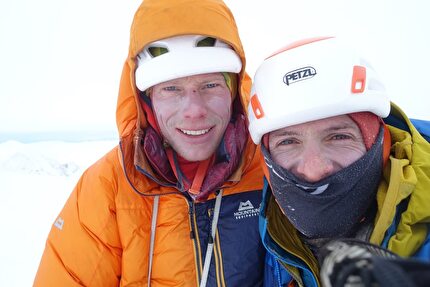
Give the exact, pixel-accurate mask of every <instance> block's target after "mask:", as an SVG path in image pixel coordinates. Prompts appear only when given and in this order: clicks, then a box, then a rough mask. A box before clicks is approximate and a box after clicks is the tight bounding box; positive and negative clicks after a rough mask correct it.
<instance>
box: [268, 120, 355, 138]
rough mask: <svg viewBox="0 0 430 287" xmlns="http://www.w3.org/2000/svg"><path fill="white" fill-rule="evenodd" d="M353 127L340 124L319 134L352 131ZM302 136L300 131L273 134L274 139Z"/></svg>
mask: <svg viewBox="0 0 430 287" xmlns="http://www.w3.org/2000/svg"><path fill="white" fill-rule="evenodd" d="M354 128H355V126H354V125H352V124H348V123H340V124H339V125H337V124H334V125H332V126H330V127H328V128H326V129H323V130H321V131H320V132H333V131H339V130H345V129H354ZM300 135H303V133H302V132H301V131H300V129H297V130H292V131H286V130H283V131H278V132H274V133H273V136H274V137H283V136H300Z"/></svg>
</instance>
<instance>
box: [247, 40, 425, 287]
mask: <svg viewBox="0 0 430 287" xmlns="http://www.w3.org/2000/svg"><path fill="white" fill-rule="evenodd" d="M251 95H252V96H251V100H250V103H251V104H250V105H249V113H248V114H249V120H250V123H249V130H250V133H251V136H252V138H253V140H254V142H255V143H258V144H260V146H261V150H262V157H263V158H262V166H263V168H264V169H265V178H266V181H265V186H264V189H263V204H262V206H261V218H260V232H261V236H262V240H263V243H264V245H265V247H266V248H267V250H268V256H267V262H266V268H267V269H266V276H265V284H264V286H271V287H273V286H308V287H310V286H321V283H322V281H321V277H320V267H321V266H320V265H319V262H321V261H323V259H324V255H323V253H324V252H322V251H324V248H323V246H324V245H325V244H326V243H327V242H329V241H330V240H334V239H339V238H343V237H347V238H354V239H355V240H361V241H362V242H366V244H367V242H370V243H373V244H376V245H378V246H381V247H383V248H386V249H388V250H390V251H392V252H394V253H396V254H398V255H400V256H404V257H417V258H421V259H423V260H426V261H429V258H430V237H429V232H428V230H429V229H428V228H429V224H430V193H429V188H430V158H429V154H430V144H429V143H428V142H427V141H426V140H425V139H424V138H423V137H422V136H421V134H420V133H419V132H418V131H417V129H416V127H415V126H414V125H413V124H412V123H411V122H410V120H409V119H408V118H407V117H406V116H405V115H404V114H403V112H402V111H401V110H400V109H399V108H398V107H397V106H396V105H394V104H391V103H390V100H389V98H388V96H387V93H386V91H385V89H384V87H383V84H382V82H381V80H380V78H379V77H378V75H377V74H376V72H375V71H374V69H373V68H372V67H371V66H370V65H369V63H368V62H367V61H366V60H364V59H363V58H362V57H360V55H358V54H357V53H356V52H355V51H354V49H353V48H351V47H349V46H347V45H345V44H344V43H342V42H341V41H339V40H338V39H336V38H314V39H306V40H304V41H301V42H300V41H299V42H296V43H293V44H291V45H289V46H287V47H286V48H285V49H283V50H281V51H279V52H277V53H275V54H274V55H272V56H270V57H269V58H267V59H266V60H265V61H264V62H263V63H262V64H261V66H260V67H259V68H258V70H257V72H256V75H255V77H254V84H253V91H252V93H251ZM396 126H398V127H396ZM399 127H401V128H399ZM348 255H350V254H343V257H347V256H348ZM334 263H336V262H334ZM332 264H333V262H332ZM425 268H427V269H426V270H427V274H428V270H429V267H428V266H425ZM350 270H351V269H350ZM345 272H346V271H345ZM381 273H382V272H381ZM385 273H387V272H385ZM388 273H390V272H388ZM394 273H396V274H394ZM394 273H391V274H389V276H390V277H391V278H390V279H393V280H394V281H395V283H398V284H399V285H400V286H406V285H402V283H401V282H400V280H395V279H394V278H396V277H395V276H396V275H397V278H399V276H398V275H399V274H397V273H398V272H394ZM344 275H345V274H344ZM376 275H379V274H376ZM380 275H383V274H380ZM357 277H358V276H356V277H355V280H357ZM418 277H419V276H418ZM364 279H369V280H371V279H373V278H372V277H371V276H368V277H367V278H364ZM414 279H415V278H414ZM417 279H419V278H417ZM393 280H391V281H390V282H393ZM357 282H358V281H355V283H356V284H358V283H357ZM325 283H327V282H325ZM349 283H351V282H349ZM380 283H387V281H385V282H380ZM408 283H411V284H410V285H407V286H412V282H408ZM427 284H428V282H427ZM352 285H354V284H352ZM323 286H329V285H323ZM335 286H345V282H344V283H341V284H340V285H335ZM360 286H374V285H373V284H372V285H370V284H369V285H367V284H365V285H360ZM378 286H379V285H378ZM390 286H398V285H395V284H391V285H390ZM420 286H422V285H420Z"/></svg>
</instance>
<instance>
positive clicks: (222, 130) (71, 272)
mask: <svg viewBox="0 0 430 287" xmlns="http://www.w3.org/2000/svg"><path fill="white" fill-rule="evenodd" d="M249 89H250V79H249V77H248V75H247V74H246V72H245V55H244V51H243V48H242V44H241V42H240V38H239V35H238V31H237V27H236V24H235V21H234V18H233V16H232V14H231V12H230V10H229V9H228V8H227V7H226V6H225V4H224V3H223V2H222V1H217V0H210V1H209V0H208V1H206V0H181V1H170V0H145V1H144V2H143V3H142V4H141V6H140V7H139V8H138V10H137V12H136V14H135V17H134V21H133V24H132V27H131V35H130V49H129V55H128V57H127V61H126V63H125V65H124V68H123V73H122V78H121V84H120V91H119V98H118V104H117V113H116V116H117V125H118V131H119V134H120V143H119V146H118V147H116V148H114V149H113V150H112V151H110V152H109V153H108V154H106V155H105V156H104V157H103V158H101V159H100V160H99V161H97V162H96V163H95V164H94V165H93V166H91V167H90V168H89V169H88V170H87V171H85V173H84V174H83V175H82V177H81V179H80V180H79V182H78V184H77V186H76V188H75V189H74V191H73V193H72V194H71V196H70V198H69V199H68V201H67V203H66V205H65V206H64V208H63V210H62V211H61V213H60V214H59V216H58V218H57V219H56V221H55V223H54V224H53V227H52V229H51V232H50V234H49V237H48V240H47V244H46V249H45V252H44V254H43V256H42V259H41V263H40V266H39V269H38V272H37V275H36V278H35V282H34V286H104V287H107V286H261V284H262V277H263V276H262V273H263V269H264V268H263V264H264V262H263V261H264V254H265V251H264V247H263V246H262V244H261V242H260V237H259V234H258V212H259V205H260V202H261V188H262V172H260V168H259V164H258V159H256V158H257V157H256V148H255V146H254V144H253V143H252V141H251V139H250V137H249V136H248V133H247V129H246V124H245V122H246V120H245V119H246V118H245V112H244V110H245V108H244V107H246V106H247V101H248V93H249Z"/></svg>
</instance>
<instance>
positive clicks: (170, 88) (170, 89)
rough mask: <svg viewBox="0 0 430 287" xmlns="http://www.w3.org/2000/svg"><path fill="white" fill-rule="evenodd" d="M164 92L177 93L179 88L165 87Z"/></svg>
mask: <svg viewBox="0 0 430 287" xmlns="http://www.w3.org/2000/svg"><path fill="white" fill-rule="evenodd" d="M163 90H165V91H177V90H178V88H177V87H175V86H168V87H164V88H163Z"/></svg>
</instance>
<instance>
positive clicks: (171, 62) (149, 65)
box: [135, 35, 242, 91]
mask: <svg viewBox="0 0 430 287" xmlns="http://www.w3.org/2000/svg"><path fill="white" fill-rule="evenodd" d="M137 60H138V63H137V69H136V72H135V76H136V86H137V88H138V89H139V90H141V91H145V90H146V89H148V88H149V87H152V86H154V85H156V84H159V83H162V82H166V81H169V80H173V79H177V78H182V77H186V76H192V75H198V74H205V73H216V72H231V73H239V72H240V70H241V68H242V62H241V60H240V57H239V56H238V55H237V54H236V52H235V51H234V50H233V49H232V48H231V47H230V46H229V45H228V44H226V43H224V42H223V41H221V40H219V39H216V38H213V37H208V36H201V35H182V36H176V37H171V38H167V39H163V40H159V41H156V42H152V43H150V44H148V45H147V46H145V48H144V49H143V50H142V52H140V53H139V55H138V56H137Z"/></svg>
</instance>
